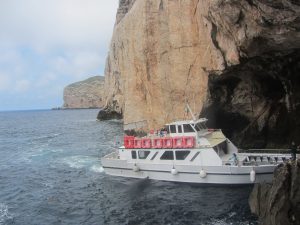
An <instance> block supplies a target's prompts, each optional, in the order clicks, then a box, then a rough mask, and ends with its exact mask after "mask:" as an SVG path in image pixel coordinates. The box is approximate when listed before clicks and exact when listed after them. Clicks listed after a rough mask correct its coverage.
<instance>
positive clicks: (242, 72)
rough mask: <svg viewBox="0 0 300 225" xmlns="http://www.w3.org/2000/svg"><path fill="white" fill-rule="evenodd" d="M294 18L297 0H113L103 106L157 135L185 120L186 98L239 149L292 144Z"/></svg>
mask: <svg viewBox="0 0 300 225" xmlns="http://www.w3.org/2000/svg"><path fill="white" fill-rule="evenodd" d="M299 12H300V4H299V3H298V2H297V1H294V0H285V1H283V0H274V1H267V0H230V1H226V0H190V1H179V0H172V1H170V0H152V1H147V0H139V1H134V0H120V6H119V11H118V15H117V22H116V24H115V29H114V34H113V38H112V41H111V47H110V52H109V55H108V58H107V66H106V72H105V79H106V81H105V90H106V91H105V92H106V99H107V105H106V107H107V108H108V109H109V110H111V111H115V112H118V113H120V114H122V115H123V117H124V123H125V124H131V123H141V124H143V125H142V127H143V128H144V129H150V128H151V129H156V128H158V127H160V126H162V125H163V124H164V123H166V122H170V121H172V120H174V119H183V118H190V117H189V115H187V114H186V111H185V110H184V108H185V104H186V102H188V103H189V104H190V106H191V108H192V109H193V111H194V112H195V113H196V114H197V115H200V113H202V114H201V115H202V116H207V117H209V118H210V119H211V120H212V123H211V126H217V127H219V128H225V129H224V132H225V133H226V135H228V136H230V137H232V138H233V139H234V141H238V140H239V143H238V144H239V145H240V146H248V145H250V144H251V147H254V146H253V143H252V141H251V140H253V138H252V135H254V136H255V137H256V136H258V137H259V138H258V140H257V142H256V143H254V144H255V146H256V147H265V146H274V145H276V146H278V145H284V143H286V142H287V141H288V140H290V139H291V138H295V139H297V138H298V137H300V135H299V133H300V131H299V127H300V126H299V119H298V118H296V116H295V115H296V114H297V113H298V112H299V105H300V104H299V103H300V100H299V99H300V98H299V97H300V95H299V91H298V90H300V89H299V87H298V86H299V84H300V82H299V75H298V72H297V71H298V70H299V60H298V59H299V54H300V53H299V50H298V49H299V48H300V33H299V31H300V25H299V24H300V23H299V22H300V13H299ZM220 118H221V119H220ZM143 121H147V124H146V125H145V123H144V122H143ZM289 125H292V128H295V129H293V130H289V129H288V126H289ZM230 126H231V127H230ZM248 137H249V138H250V139H249V138H248ZM271 137H273V138H271ZM278 137H281V138H279V139H278ZM298 139H299V138H298ZM299 141H300V140H299Z"/></svg>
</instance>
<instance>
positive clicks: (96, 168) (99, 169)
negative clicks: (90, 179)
mask: <svg viewBox="0 0 300 225" xmlns="http://www.w3.org/2000/svg"><path fill="white" fill-rule="evenodd" d="M90 170H91V171H92V172H95V173H103V167H102V166H100V165H93V166H92V167H91V168H90Z"/></svg>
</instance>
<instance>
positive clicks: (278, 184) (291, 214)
mask: <svg viewBox="0 0 300 225" xmlns="http://www.w3.org/2000/svg"><path fill="white" fill-rule="evenodd" d="M249 204H250V208H251V212H252V213H254V214H256V215H257V216H258V217H259V221H260V224H262V225H299V224H300V161H299V160H298V161H297V162H295V161H294V162H288V163H285V164H284V165H280V166H279V167H278V168H277V169H276V171H275V173H274V178H273V182H272V184H266V183H264V184H255V186H254V189H253V191H252V193H251V195H250V197H249Z"/></svg>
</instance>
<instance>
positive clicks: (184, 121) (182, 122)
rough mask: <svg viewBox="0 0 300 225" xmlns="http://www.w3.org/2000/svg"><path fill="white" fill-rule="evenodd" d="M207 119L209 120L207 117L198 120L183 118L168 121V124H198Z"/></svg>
mask: <svg viewBox="0 0 300 225" xmlns="http://www.w3.org/2000/svg"><path fill="white" fill-rule="evenodd" d="M207 121H208V119H206V118H200V119H198V120H181V121H175V122H172V123H168V124H166V125H167V126H169V125H182V124H197V123H205V122H207Z"/></svg>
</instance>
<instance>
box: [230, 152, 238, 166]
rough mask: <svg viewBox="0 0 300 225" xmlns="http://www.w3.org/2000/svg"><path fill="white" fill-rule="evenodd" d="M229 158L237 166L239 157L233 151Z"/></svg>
mask: <svg viewBox="0 0 300 225" xmlns="http://www.w3.org/2000/svg"><path fill="white" fill-rule="evenodd" d="M230 160H233V163H234V165H235V166H237V165H238V164H239V159H238V157H237V155H236V154H235V153H233V154H232V157H231V158H230Z"/></svg>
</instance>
